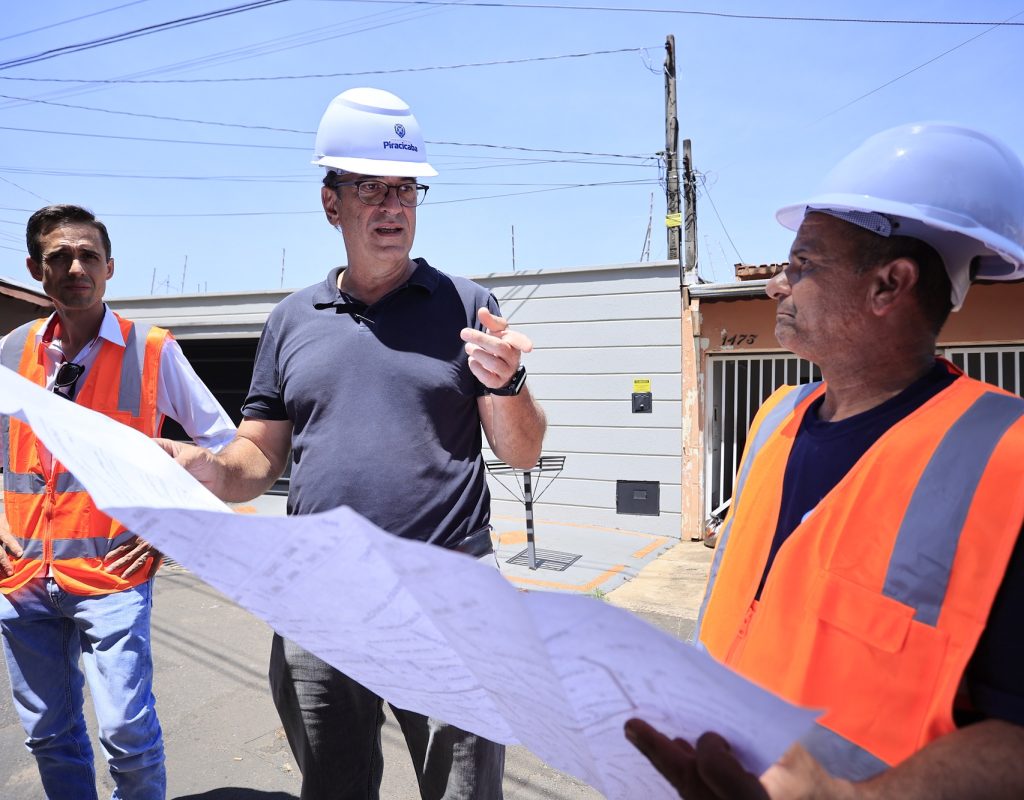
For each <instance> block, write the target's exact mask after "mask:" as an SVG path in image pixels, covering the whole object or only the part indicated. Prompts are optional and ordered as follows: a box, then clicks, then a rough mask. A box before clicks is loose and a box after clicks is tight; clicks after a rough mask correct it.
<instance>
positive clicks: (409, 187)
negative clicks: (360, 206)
mask: <svg viewBox="0 0 1024 800" xmlns="http://www.w3.org/2000/svg"><path fill="white" fill-rule="evenodd" d="M342 186H355V187H356V197H358V198H359V199H360V200H361V201H362V202H363V203H364V204H365V205H368V206H382V205H384V202H385V201H386V200H387V199H388V192H390V191H391V190H392V189H394V190H395V195H396V196H397V197H398V202H399V203H401V204H402V205H403V206H405V207H406V208H415V207H416V206H418V205H419V204H420V203H422V202H423V200H424V198H425V197H426V196H427V189H429V188H430V187H429V186H426V185H425V184H422V183H415V182H409V183H400V184H398V185H397V186H392V185H391V184H390V183H384V181H378V180H374V179H373V178H369V179H363V180H359V181H338V182H337V183H332V184H331V187H332V188H334V189H339V188H341V187H342Z"/></svg>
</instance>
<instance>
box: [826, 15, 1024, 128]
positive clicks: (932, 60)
mask: <svg viewBox="0 0 1024 800" xmlns="http://www.w3.org/2000/svg"><path fill="white" fill-rule="evenodd" d="M1021 14H1024V11H1018V12H1017V13H1016V14H1014V15H1013V16H1011V17H1007V19H1006V20H1004V21H1003V22H996V23H994V24H993V25H992V27H990V28H988V29H986V30H983V31H982V32H981V33H979V34H976V35H974V36H972V37H971V38H970V39H965V40H964V41H962V42H960V44H958V45H955V46H954V47H951V48H949V49H948V50H945V51H943V52H941V53H939V54H938V55H937V56H935V57H933V58H929V59H928V60H927V61H925V62H923V63H921V64H918V65H917V66H916V67H914V68H913V69H908V70H907V71H906V72H904V73H903V74H901V75H897V76H896V77H895V78H892V79H891V80H888V81H886V82H885V83H883V84H881V85H879V86H876V87H875V88H874V89H872V90H871V91H869V92H865V93H864V94H862V95H861V96H860V97H855V98H854V99H853V100H850V101H849V102H848V103H843V105H841V106H839V107H838V108H834V109H832V110H831V111H829V112H828V113H827V114H822V115H821V116H820V117H818V118H817V119H816V120H814V121H813V122H811V124H812V125H814V124H816V123H818V122H821V121H822V120H823V119H828V118H829V117H831V116H832V115H833V114H838V113H839V112H840V111H842V110H844V109H847V108H849V107H850V106H852V105H853V104H854V103H859V102H860V101H861V100H863V99H865V98H866V97H870V96H871V95H873V94H874V93H875V92H880V91H881V90H882V89H884V88H885V87H886V86H891V85H892V84H894V83H896V81H898V80H902V79H903V78H905V77H907V76H908V75H912V74H913V73H915V72H917V71H918V70H919V69H923V68H924V67H927V66H928V65H929V64H934V63H935V62H936V61H938V60H939V59H940V58H944V57H945V56H948V55H949V54H950V53H952V52H953V51H954V50H959V49H960V48H961V47H964V46H965V45H968V44H970V43H971V42H973V41H974V40H975V39H980V38H981V37H982V36H984V35H985V34H986V33H991V32H992V31H994V30H995V29H996V28H1004V27H1006V26H1007V25H1019V24H1021V23H1011V22H1010V20H1012V19H1014V18H1015V17H1019V16H1020V15H1021Z"/></svg>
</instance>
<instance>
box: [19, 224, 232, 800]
mask: <svg viewBox="0 0 1024 800" xmlns="http://www.w3.org/2000/svg"><path fill="white" fill-rule="evenodd" d="M26 239H27V243H28V250H29V256H28V259H27V264H28V270H29V272H30V273H31V275H32V277H33V278H35V279H36V280H38V281H41V282H42V285H43V290H44V291H45V292H46V295H47V296H48V297H49V298H50V299H51V300H52V301H53V304H54V306H55V308H56V311H55V312H54V313H53V314H52V315H51V316H50V317H49V318H48V319H40V320H36V321H34V322H30V323H27V324H25V325H23V326H21V327H20V328H17V329H15V330H14V331H12V332H11V333H10V334H9V335H8V336H6V337H4V339H3V341H2V342H0V363H2V364H3V366H4V367H7V368H9V369H12V370H15V371H17V372H18V373H19V374H21V375H22V376H24V377H25V378H27V379H28V380H30V381H32V382H33V383H36V384H38V385H40V386H44V387H46V388H48V389H50V390H52V391H53V392H55V393H57V394H59V395H61V396H62V397H65V398H67V399H68V400H69V401H70V402H74V403H79V404H80V405H84V406H87V407H89V408H92V409H94V410H96V411H99V412H100V413H102V414H106V415H107V416H109V417H111V418H113V419H116V420H118V421H119V422H123V423H124V424H125V425H130V426H131V427H133V428H135V429H137V430H139V431H141V432H142V433H145V434H147V435H148V436H156V435H158V433H159V431H160V425H161V423H162V421H163V419H164V417H165V416H171V417H172V418H173V419H176V420H177V421H178V422H179V423H180V424H181V425H182V427H183V428H184V429H185V431H186V433H187V434H188V435H189V436H191V437H193V438H195V439H196V440H197V441H200V442H204V443H206V444H207V446H210V447H213V448H214V449H219V448H220V447H223V446H224V445H225V444H227V442H229V441H230V440H231V439H232V438H233V437H234V425H233V424H232V422H231V420H230V419H229V418H228V416H227V414H226V413H225V412H224V409H223V408H221V406H220V404H219V403H218V402H217V400H216V399H215V398H214V397H213V395H212V394H210V392H209V390H208V389H207V388H206V387H205V386H204V385H203V383H202V382H201V381H200V380H199V378H198V377H197V376H196V374H195V372H194V371H193V370H192V368H191V367H190V366H189V364H188V362H187V361H186V360H185V358H184V355H183V354H182V352H181V349H180V348H179V347H178V345H177V344H176V343H175V342H174V340H173V339H172V338H171V336H170V334H169V333H168V332H167V331H165V330H162V329H160V328H156V327H151V326H147V325H139V324H135V323H133V322H131V321H129V320H126V319H123V318H121V317H120V316H118V315H117V314H115V313H114V312H113V311H111V310H110V309H109V308H107V306H106V305H105V304H104V302H103V295H104V292H105V289H106V283H107V281H108V280H109V279H110V277H111V276H112V275H113V273H114V260H113V258H111V256H110V237H109V236H108V234H107V229H106V227H105V226H104V225H103V223H102V222H100V221H99V220H97V219H96V218H95V217H94V216H93V214H92V213H91V212H89V211H87V210H85V209H83V208H80V207H78V206H71V205H58V206H48V207H46V208H43V209H40V210H39V211H37V212H36V213H35V214H33V215H32V217H31V218H30V219H29V221H28V226H27V230H26ZM0 434H2V452H3V468H4V473H3V486H4V506H5V510H6V521H5V520H3V518H0V543H2V545H3V547H2V548H0V634H2V636H3V646H4V655H5V656H6V660H7V667H8V671H9V672H10V676H11V688H12V690H13V694H14V705H15V708H16V709H17V711H18V715H19V717H20V718H21V722H22V724H23V725H24V727H25V731H26V732H27V734H28V739H27V740H26V745H27V747H28V749H29V750H30V751H31V752H32V754H33V755H34V756H35V757H36V763H37V765H38V767H39V774H40V777H41V779H42V783H43V789H44V791H45V793H46V797H47V798H49V800H89V798H96V796H97V793H96V775H95V768H94V766H93V754H92V747H91V745H90V742H89V736H88V734H87V732H86V725H85V719H84V717H83V711H82V707H83V686H84V683H85V679H88V681H89V687H90V691H91V693H92V697H93V704H94V706H95V709H96V717H97V721H98V728H99V737H100V742H101V744H102V746H103V750H104V755H105V756H106V759H107V762H108V765H109V768H110V774H111V776H112V778H113V780H114V786H115V788H114V792H113V795H112V798H114V799H115V800H162V799H163V797H164V796H165V794H166V776H165V769H164V752H163V738H162V734H161V730H160V723H159V721H158V720H157V716H156V709H155V699H154V697H153V691H152V683H153V661H152V656H151V653H150V633H149V621H150V609H151V607H152V602H153V600H152V588H151V587H152V584H151V580H150V579H151V578H152V577H153V575H154V573H155V572H156V569H157V566H158V565H159V562H160V554H159V553H157V552H156V551H155V550H153V549H152V548H151V547H150V546H149V545H148V544H147V543H146V542H145V541H144V540H143V539H141V538H139V537H138V536H136V535H135V534H134V533H132V532H131V531H128V530H125V528H124V526H122V525H120V524H119V523H118V522H117V521H116V520H113V519H111V518H110V517H108V516H106V515H105V514H103V513H102V512H100V510H99V509H98V508H97V507H96V506H95V504H94V503H93V501H92V498H90V497H89V495H88V493H86V491H85V490H84V488H83V487H82V485H81V484H80V483H79V482H78V481H77V479H76V478H75V476H74V475H72V474H71V473H69V472H68V471H67V470H65V469H64V466H63V465H62V464H61V463H60V462H59V461H57V460H56V459H54V458H53V457H52V456H51V455H50V453H49V452H48V451H47V449H46V447H45V446H44V445H43V444H42V442H40V441H39V440H38V439H37V438H36V437H35V436H34V435H33V433H32V430H31V429H30V428H29V427H28V425H26V424H24V423H23V422H21V421H19V420H16V419H13V418H9V417H0ZM80 660H81V662H82V664H83V666H84V670H85V675H84V677H83V674H82V670H81V668H80V667H79V661H80Z"/></svg>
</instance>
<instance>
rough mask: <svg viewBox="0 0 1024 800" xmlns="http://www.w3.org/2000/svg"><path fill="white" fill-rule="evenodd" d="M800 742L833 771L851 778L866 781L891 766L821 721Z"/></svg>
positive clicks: (835, 773)
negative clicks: (821, 723) (820, 723)
mask: <svg viewBox="0 0 1024 800" xmlns="http://www.w3.org/2000/svg"><path fill="white" fill-rule="evenodd" d="M800 744H802V745H803V746H804V747H805V748H806V750H807V752H808V753H810V754H811V755H812V756H814V757H815V758H816V759H817V760H818V761H819V762H820V763H821V765H822V766H823V767H824V768H825V769H827V770H828V771H829V772H830V773H832V774H833V775H842V776H843V777H844V778H846V779H847V780H850V781H866V780H867V779H868V778H873V777H874V776H875V775H878V774H879V773H882V772H885V771H886V770H887V769H888V768H889V765H888V764H886V763H885V762H884V761H882V759H880V758H879V757H878V756H876V755H875V754H874V753H871V752H868V751H867V750H865V749H864V748H863V747H860V746H858V745H857V744H856V743H854V742H851V741H850V740H849V739H847V738H845V737H843V736H840V735H839V734H838V733H836V732H835V731H833V730H830V729H829V728H826V727H825V726H824V725H819V724H817V723H815V725H814V727H813V728H811V730H810V731H809V732H808V733H807V734H805V735H804V736H803V737H802V738H801V739H800Z"/></svg>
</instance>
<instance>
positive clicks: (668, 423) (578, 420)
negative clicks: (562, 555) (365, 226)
mask: <svg viewBox="0 0 1024 800" xmlns="http://www.w3.org/2000/svg"><path fill="white" fill-rule="evenodd" d="M475 280H476V281H477V282H479V283H481V284H483V285H484V286H487V287H488V288H489V289H491V291H492V292H494V295H495V296H496V297H497V298H498V302H499V303H500V304H501V308H502V313H503V314H504V315H505V316H506V317H508V318H509V319H510V320H511V322H512V324H513V325H514V326H515V328H516V329H517V330H520V331H522V332H523V333H525V334H526V335H528V336H529V337H530V338H531V339H532V340H533V343H534V346H535V350H534V351H533V352H532V353H530V354H529V355H528V356H527V357H526V361H525V363H526V366H527V371H528V374H529V377H528V384H529V386H530V388H531V391H532V392H533V393H534V396H535V397H536V398H537V399H538V400H539V401H540V403H541V405H542V406H543V407H544V409H545V411H546V412H547V415H548V424H549V428H548V434H547V437H546V439H545V442H544V453H545V454H551V455H564V456H565V457H566V460H565V468H564V470H563V471H562V473H561V475H560V476H559V477H558V478H557V479H555V480H554V481H553V482H552V483H551V486H550V488H547V489H546V490H545V491H544V494H543V496H542V497H541V498H540V500H539V501H538V502H537V503H536V506H535V509H534V516H535V517H536V518H537V519H538V520H543V519H552V520H558V521H564V522H573V523H579V524H591V525H601V526H607V527H614V528H623V529H626V530H638V531H643V532H648V533H657V534H662V535H668V536H672V537H674V538H679V535H680V510H681V497H680V460H681V456H682V448H681V433H680V431H681V383H682V378H681V372H680V293H679V272H678V265H677V264H676V263H675V262H657V263H653V264H631V265H623V266H615V267H602V268H593V269H578V270H538V271H532V272H520V273H503V274H494V275H485V276H479V277H477V278H475ZM634 378H648V379H650V381H651V391H652V394H653V397H654V405H653V413H651V414H634V413H632V405H631V395H632V391H633V379H634ZM486 457H487V458H489V459H492V458H494V455H493V454H492V453H490V452H489V451H488V452H487V453H486ZM490 480H491V490H492V495H493V498H494V503H493V510H494V512H495V513H499V514H508V515H512V516H517V515H518V516H522V515H523V505H522V502H521V501H520V500H519V499H518V498H517V497H516V496H514V495H513V494H512V493H511V492H510V491H509V490H507V489H506V488H505V486H504V485H503V484H502V483H499V482H498V481H497V480H496V479H495V478H493V477H492V478H491V479H490ZM501 480H502V481H503V482H504V484H509V483H510V482H511V478H510V477H509V476H502V479H501ZM618 480H630V481H658V482H659V483H660V494H661V497H660V514H659V515H658V516H640V515H631V514H630V515H627V514H618V513H616V504H615V493H616V481H618ZM547 483H548V481H547V478H546V477H542V478H540V488H541V489H544V487H545V485H546V484H547ZM519 488H520V490H521V484H519ZM539 530H540V525H539V524H538V531H539Z"/></svg>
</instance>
